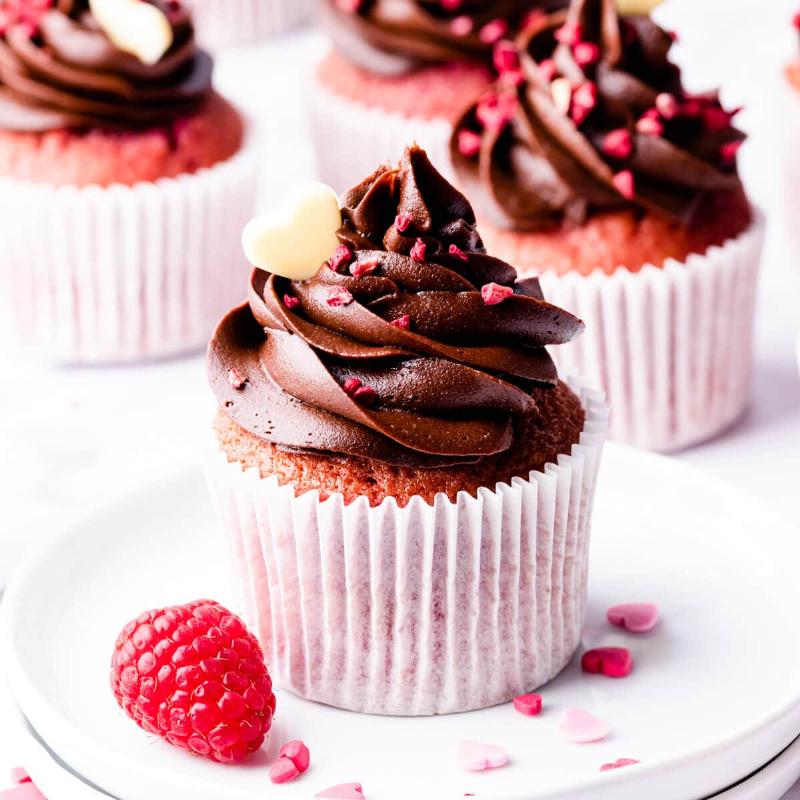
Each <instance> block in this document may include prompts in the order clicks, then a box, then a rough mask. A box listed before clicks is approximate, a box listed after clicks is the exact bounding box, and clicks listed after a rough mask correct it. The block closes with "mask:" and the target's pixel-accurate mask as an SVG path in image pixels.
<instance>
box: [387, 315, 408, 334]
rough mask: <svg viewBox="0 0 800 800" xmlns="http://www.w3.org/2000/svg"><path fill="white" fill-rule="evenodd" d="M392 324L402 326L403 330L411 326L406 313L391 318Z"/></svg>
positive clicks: (397, 326)
mask: <svg viewBox="0 0 800 800" xmlns="http://www.w3.org/2000/svg"><path fill="white" fill-rule="evenodd" d="M392 325H394V326H395V328H403V330H406V331H407V330H408V329H409V328H410V327H411V317H410V316H409V315H408V314H403V316H402V317H398V318H397V319H393V320H392Z"/></svg>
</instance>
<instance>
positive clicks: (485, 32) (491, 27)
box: [478, 19, 508, 44]
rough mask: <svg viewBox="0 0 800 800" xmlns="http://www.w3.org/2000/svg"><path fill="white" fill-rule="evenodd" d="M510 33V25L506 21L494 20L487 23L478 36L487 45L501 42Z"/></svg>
mask: <svg viewBox="0 0 800 800" xmlns="http://www.w3.org/2000/svg"><path fill="white" fill-rule="evenodd" d="M507 33H508V23H507V22H506V21H505V20H504V19H493V20H492V21H491V22H487V23H486V24H485V25H484V26H483V27H482V28H481V30H480V33H479V34H478V36H479V38H480V40H481V41H482V42H485V43H486V44H494V43H495V42H499V41H500V39H502V38H503V37H504V36H505V35H506V34H507Z"/></svg>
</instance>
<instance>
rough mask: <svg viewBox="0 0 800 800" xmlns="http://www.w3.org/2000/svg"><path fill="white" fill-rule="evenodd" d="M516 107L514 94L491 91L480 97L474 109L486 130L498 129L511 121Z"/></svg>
mask: <svg viewBox="0 0 800 800" xmlns="http://www.w3.org/2000/svg"><path fill="white" fill-rule="evenodd" d="M516 108H517V96H516V94H511V93H506V92H503V93H500V94H494V93H491V94H487V95H486V96H485V97H482V98H481V99H480V101H479V102H478V107H477V108H476V109H475V116H476V117H477V118H478V122H480V123H481V125H483V126H484V127H485V128H487V129H488V130H491V131H500V130H502V129H503V128H504V127H505V126H506V125H507V124H508V123H509V122H510V121H511V118H512V117H513V116H514V112H515V111H516Z"/></svg>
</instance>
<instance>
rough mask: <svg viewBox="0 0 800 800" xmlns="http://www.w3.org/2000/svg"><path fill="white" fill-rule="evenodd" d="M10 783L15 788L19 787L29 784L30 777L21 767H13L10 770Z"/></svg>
mask: <svg viewBox="0 0 800 800" xmlns="http://www.w3.org/2000/svg"><path fill="white" fill-rule="evenodd" d="M11 783H13V784H14V785H15V786H19V784H21V783H31V776H30V775H28V773H27V772H25V770H24V769H22V767H14V769H12V770H11Z"/></svg>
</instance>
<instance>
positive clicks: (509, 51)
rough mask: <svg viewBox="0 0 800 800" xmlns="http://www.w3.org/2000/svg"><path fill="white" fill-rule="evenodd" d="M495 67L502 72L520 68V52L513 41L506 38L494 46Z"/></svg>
mask: <svg viewBox="0 0 800 800" xmlns="http://www.w3.org/2000/svg"><path fill="white" fill-rule="evenodd" d="M492 58H493V60H494V68H495V69H496V70H497V71H498V72H500V73H503V72H511V71H514V70H518V69H519V54H518V53H517V48H516V47H514V43H513V42H509V41H508V40H507V39H504V40H503V41H501V42H498V43H497V44H496V45H495V46H494V53H493V55H492Z"/></svg>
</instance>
